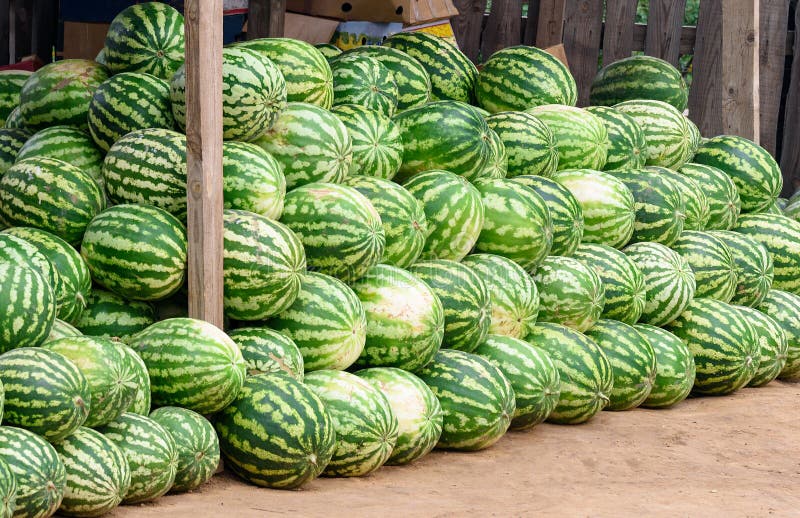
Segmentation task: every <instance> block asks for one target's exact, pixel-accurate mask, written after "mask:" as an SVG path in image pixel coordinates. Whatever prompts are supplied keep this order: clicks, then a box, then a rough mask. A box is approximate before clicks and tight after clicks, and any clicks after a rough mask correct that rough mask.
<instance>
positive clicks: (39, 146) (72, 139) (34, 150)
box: [17, 126, 104, 185]
mask: <svg viewBox="0 0 800 518" xmlns="http://www.w3.org/2000/svg"><path fill="white" fill-rule="evenodd" d="M36 156H47V157H50V158H57V159H59V160H63V161H64V162H67V163H68V164H72V165H74V166H75V167H77V168H78V169H81V170H83V171H86V172H87V173H89V174H90V175H91V177H92V178H94V179H95V180H96V181H97V182H98V183H100V184H101V185H102V182H103V158H104V153H103V152H102V151H101V150H100V149H98V147H97V146H96V145H95V143H94V140H92V136H91V135H89V133H88V132H87V131H84V130H81V129H78V128H73V127H70V126H51V127H49V128H45V129H43V130H41V131H39V132H38V133H35V134H34V135H33V136H32V137H31V138H29V139H28V140H27V141H26V142H25V144H24V145H23V146H22V148H21V149H20V150H19V153H18V154H17V162H21V161H22V160H25V159H27V158H32V157H36Z"/></svg>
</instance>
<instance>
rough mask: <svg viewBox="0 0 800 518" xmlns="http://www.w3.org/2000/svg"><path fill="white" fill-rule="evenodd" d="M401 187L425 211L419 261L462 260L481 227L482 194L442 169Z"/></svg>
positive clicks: (421, 174) (462, 179)
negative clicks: (424, 224) (424, 229)
mask: <svg viewBox="0 0 800 518" xmlns="http://www.w3.org/2000/svg"><path fill="white" fill-rule="evenodd" d="M403 187H405V188H406V190H408V192H410V193H411V194H412V195H413V196H414V197H415V198H416V199H417V200H419V202H420V203H421V204H422V208H423V209H424V210H425V219H426V221H427V226H428V234H427V237H426V240H425V247H424V248H423V251H422V255H421V256H420V258H421V259H426V260H427V259H450V260H453V261H460V260H461V259H463V258H464V257H465V256H466V255H467V254H468V253H469V252H470V250H472V248H473V247H474V246H475V243H476V242H477V241H478V236H479V235H480V233H481V229H482V228H483V220H484V209H483V203H481V193H480V192H478V190H477V189H476V188H475V187H474V186H473V185H472V184H470V183H469V182H467V181H466V180H465V179H464V178H463V177H459V176H457V175H455V174H453V173H450V172H448V171H441V170H433V171H426V172H423V173H420V174H418V175H416V176H414V177H413V178H411V179H410V180H408V181H406V182H405V183H404V184H403Z"/></svg>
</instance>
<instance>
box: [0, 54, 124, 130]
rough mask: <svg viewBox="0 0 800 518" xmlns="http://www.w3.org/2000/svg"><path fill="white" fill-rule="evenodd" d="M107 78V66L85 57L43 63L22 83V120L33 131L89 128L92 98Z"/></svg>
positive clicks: (20, 102)
mask: <svg viewBox="0 0 800 518" xmlns="http://www.w3.org/2000/svg"><path fill="white" fill-rule="evenodd" d="M106 79H108V71H107V70H106V67H104V66H103V65H100V64H98V63H95V62H94V61H88V60H85V59H65V60H63V61H56V62H54V63H49V64H47V65H45V66H43V67H42V68H40V69H39V70H37V71H36V72H34V73H33V74H32V75H31V76H30V77H29V78H28V80H27V81H25V85H24V86H23V87H22V92H21V93H20V99H19V108H20V123H21V124H22V126H23V127H25V128H26V129H28V130H31V131H38V130H40V129H44V128H47V127H49V126H59V125H64V126H75V127H76V128H86V116H87V113H88V111H89V102H90V101H91V100H92V95H93V94H94V91H95V89H96V88H97V87H98V86H100V84H101V83H102V82H103V81H105V80H106ZM12 115H13V113H12ZM10 116H11V115H9V117H10ZM6 127H10V126H8V124H6Z"/></svg>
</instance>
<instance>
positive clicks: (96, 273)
mask: <svg viewBox="0 0 800 518" xmlns="http://www.w3.org/2000/svg"><path fill="white" fill-rule="evenodd" d="M186 255H187V252H186V230H185V228H184V227H183V225H182V224H181V222H180V221H178V220H177V219H175V218H174V217H173V216H172V215H171V214H169V213H168V212H166V211H164V210H161V209H159V208H157V207H152V206H149V205H117V206H115V207H111V208H109V209H107V210H105V211H103V212H102V213H100V214H98V215H97V217H96V218H94V219H93V220H92V222H91V224H90V225H89V227H88V229H87V231H86V234H85V235H84V238H83V243H82V244H81V256H82V257H83V259H84V260H85V261H86V264H87V265H88V266H89V271H90V272H92V279H94V281H95V282H96V283H98V284H100V285H102V286H103V287H105V288H106V289H108V290H110V291H113V292H114V293H116V294H117V295H121V296H123V297H125V298H127V299H131V300H145V301H154V300H161V299H164V298H166V297H169V296H170V295H172V294H173V293H175V292H176V291H178V290H179V289H180V288H181V286H183V281H184V278H185V276H186Z"/></svg>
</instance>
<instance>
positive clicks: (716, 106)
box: [689, 0, 722, 136]
mask: <svg viewBox="0 0 800 518" xmlns="http://www.w3.org/2000/svg"><path fill="white" fill-rule="evenodd" d="M721 53H722V2H721V1H720V0H713V1H706V2H701V3H700V13H699V15H698V20H697V38H696V41H695V52H694V67H693V69H694V79H693V82H692V88H691V90H690V91H689V116H690V117H691V119H692V120H693V121H694V123H695V124H697V126H698V128H700V133H702V134H703V136H709V135H718V134H720V133H722V117H721V113H722V97H721V96H720V89H721V79H722V67H721V63H720V58H721Z"/></svg>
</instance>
